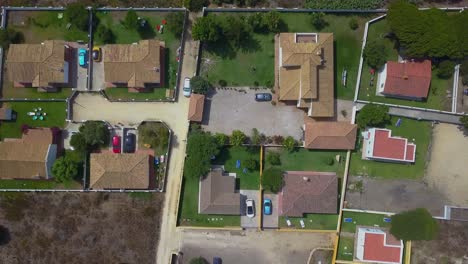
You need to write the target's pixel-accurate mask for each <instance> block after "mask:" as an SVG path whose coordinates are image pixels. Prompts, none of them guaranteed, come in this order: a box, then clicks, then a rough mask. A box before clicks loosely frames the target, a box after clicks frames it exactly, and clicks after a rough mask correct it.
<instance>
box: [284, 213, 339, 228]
mask: <svg viewBox="0 0 468 264" xmlns="http://www.w3.org/2000/svg"><path fill="white" fill-rule="evenodd" d="M287 218H288V219H289V220H290V221H291V224H292V227H291V228H294V229H302V227H301V223H300V222H299V221H300V220H301V219H303V220H304V224H305V228H304V229H315V230H336V226H337V224H338V215H337V214H336V215H334V214H305V215H304V217H284V216H280V217H279V226H280V228H289V227H288V225H287V224H286V219H287Z"/></svg>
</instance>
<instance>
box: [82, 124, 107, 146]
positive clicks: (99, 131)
mask: <svg viewBox="0 0 468 264" xmlns="http://www.w3.org/2000/svg"><path fill="white" fill-rule="evenodd" d="M80 133H81V134H82V135H83V138H84V140H85V142H86V144H87V145H88V146H89V147H90V148H96V147H99V146H105V145H107V144H108V143H109V129H108V128H107V125H106V124H105V123H104V122H101V121H87V122H85V123H84V124H83V125H82V126H81V127H80Z"/></svg>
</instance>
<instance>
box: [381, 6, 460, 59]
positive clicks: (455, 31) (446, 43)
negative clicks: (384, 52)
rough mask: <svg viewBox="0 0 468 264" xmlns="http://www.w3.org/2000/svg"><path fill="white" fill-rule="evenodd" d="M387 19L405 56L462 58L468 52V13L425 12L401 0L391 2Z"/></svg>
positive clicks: (435, 10)
mask: <svg viewBox="0 0 468 264" xmlns="http://www.w3.org/2000/svg"><path fill="white" fill-rule="evenodd" d="M387 19H388V22H389V24H390V28H391V30H392V32H393V33H394V34H395V36H396V38H397V39H398V42H399V45H400V46H401V49H400V50H401V52H402V55H404V56H408V57H412V58H426V57H430V58H450V59H460V58H463V57H465V56H467V55H468V30H466V25H468V12H461V13H454V14H450V15H449V14H448V13H447V12H445V11H442V10H439V9H435V8H432V9H430V10H425V11H422V10H418V8H417V7H416V5H413V4H411V3H409V2H408V1H403V0H399V1H395V2H393V3H392V4H391V5H390V7H389V9H388V13H387Z"/></svg>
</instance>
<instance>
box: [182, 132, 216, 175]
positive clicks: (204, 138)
mask: <svg viewBox="0 0 468 264" xmlns="http://www.w3.org/2000/svg"><path fill="white" fill-rule="evenodd" d="M218 153H219V145H218V142H217V141H216V139H215V138H214V137H213V136H211V135H210V134H209V133H205V132H195V133H192V134H190V135H189V137H188V141H187V157H186V159H185V164H184V174H185V176H186V177H189V178H198V177H203V176H205V175H206V174H207V173H208V172H209V171H210V167H211V157H213V156H216V155H218Z"/></svg>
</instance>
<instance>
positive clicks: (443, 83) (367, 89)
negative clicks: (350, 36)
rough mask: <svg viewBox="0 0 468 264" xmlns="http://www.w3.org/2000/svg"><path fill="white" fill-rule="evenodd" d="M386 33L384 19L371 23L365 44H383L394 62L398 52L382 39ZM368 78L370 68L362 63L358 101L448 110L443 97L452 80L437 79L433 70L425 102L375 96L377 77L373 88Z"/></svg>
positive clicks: (385, 21)
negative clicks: (375, 42) (371, 42)
mask: <svg viewBox="0 0 468 264" xmlns="http://www.w3.org/2000/svg"><path fill="white" fill-rule="evenodd" d="M388 32H390V27H389V25H388V23H387V20H386V19H382V20H380V21H378V22H375V23H372V24H371V25H370V26H369V33H368V36H367V42H370V41H377V42H380V43H383V44H384V46H385V48H386V51H387V54H388V60H392V61H396V60H398V52H397V50H396V49H395V47H394V46H395V44H394V42H393V41H391V40H389V39H388V38H383V36H384V35H385V34H386V33H388ZM370 78H371V74H370V67H369V66H368V65H367V63H365V62H364V64H363V68H362V76H361V84H360V88H359V95H358V98H359V99H360V100H365V101H372V102H381V103H388V104H397V105H406V106H413V107H422V108H431V109H438V110H449V109H448V108H447V107H448V106H449V104H448V102H449V101H450V100H449V99H447V98H446V97H445V95H446V90H447V89H452V82H453V79H448V80H445V79H440V78H439V77H437V74H436V71H435V70H433V71H432V80H431V87H430V89H429V94H428V98H427V100H426V101H423V102H419V101H410V100H403V99H397V98H390V97H384V96H377V95H376V85H377V76H375V78H374V85H373V86H370Z"/></svg>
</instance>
